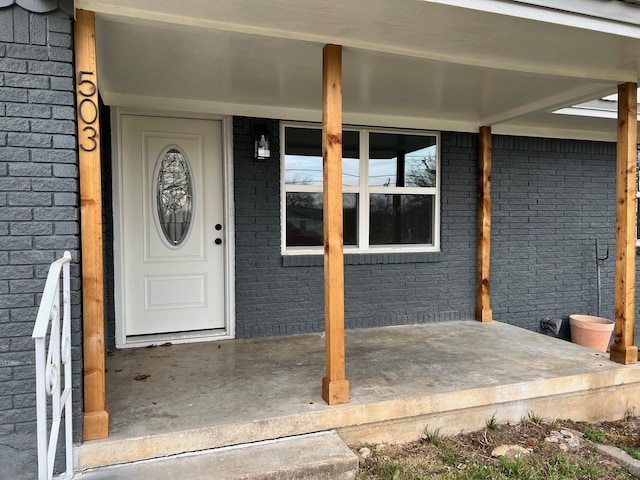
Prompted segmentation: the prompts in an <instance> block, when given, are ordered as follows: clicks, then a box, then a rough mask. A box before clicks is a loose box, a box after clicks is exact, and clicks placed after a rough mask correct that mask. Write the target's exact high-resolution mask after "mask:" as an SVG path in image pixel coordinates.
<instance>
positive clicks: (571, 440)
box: [567, 438, 580, 448]
mask: <svg viewBox="0 0 640 480" xmlns="http://www.w3.org/2000/svg"><path fill="white" fill-rule="evenodd" d="M567 445H569V446H570V447H571V448H578V447H579V446H580V442H579V441H578V439H577V438H568V439H567Z"/></svg>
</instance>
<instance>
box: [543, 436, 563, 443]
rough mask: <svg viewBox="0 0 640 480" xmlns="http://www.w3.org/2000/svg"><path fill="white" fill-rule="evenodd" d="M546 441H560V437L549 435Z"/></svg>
mask: <svg viewBox="0 0 640 480" xmlns="http://www.w3.org/2000/svg"><path fill="white" fill-rule="evenodd" d="M544 441H545V442H547V443H558V442H559V441H560V439H559V438H558V437H553V436H548V437H545V439H544Z"/></svg>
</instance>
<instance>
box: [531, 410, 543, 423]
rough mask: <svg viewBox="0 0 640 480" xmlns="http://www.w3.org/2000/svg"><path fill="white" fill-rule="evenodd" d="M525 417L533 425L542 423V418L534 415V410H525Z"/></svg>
mask: <svg viewBox="0 0 640 480" xmlns="http://www.w3.org/2000/svg"><path fill="white" fill-rule="evenodd" d="M527 417H528V419H529V421H530V422H531V423H533V424H535V425H540V424H542V420H543V418H542V417H539V416H538V415H536V414H535V412H527Z"/></svg>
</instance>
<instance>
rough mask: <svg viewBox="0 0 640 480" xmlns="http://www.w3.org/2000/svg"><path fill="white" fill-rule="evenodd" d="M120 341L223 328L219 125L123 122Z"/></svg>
mask: <svg viewBox="0 0 640 480" xmlns="http://www.w3.org/2000/svg"><path fill="white" fill-rule="evenodd" d="M121 127H122V130H121V131H122V161H121V169H122V170H121V179H122V189H121V197H122V198H121V212H122V213H121V214H122V238H123V243H122V257H123V258H122V269H123V275H122V296H123V298H122V301H123V316H124V318H123V321H124V322H123V324H124V325H123V326H124V334H125V336H127V337H128V336H137V335H149V334H167V333H171V332H193V331H198V330H213V329H222V328H224V327H225V318H224V312H225V305H224V301H225V285H224V280H225V261H224V252H225V248H224V242H223V240H224V238H225V236H224V229H225V225H224V223H223V220H224V203H223V199H224V195H223V184H224V183H223V176H222V173H223V172H222V144H221V142H222V140H221V136H222V135H221V130H222V128H221V124H220V122H219V121H212V120H194V119H179V118H164V117H150V116H140V115H123V116H122V123H121Z"/></svg>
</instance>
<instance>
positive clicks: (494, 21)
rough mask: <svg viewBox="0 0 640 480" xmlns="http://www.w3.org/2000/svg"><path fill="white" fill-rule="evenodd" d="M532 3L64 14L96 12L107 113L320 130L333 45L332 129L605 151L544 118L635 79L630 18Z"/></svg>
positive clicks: (145, 6) (588, 128)
mask: <svg viewBox="0 0 640 480" xmlns="http://www.w3.org/2000/svg"><path fill="white" fill-rule="evenodd" d="M541 1H542V0H540V1H539V2H512V1H504V0H502V1H501V0H475V1H467V2H464V1H453V0H451V1H424V0H394V1H391V0H351V1H349V2H337V1H329V2H328V1H326V0H305V1H304V2H301V1H299V0H278V1H274V2H269V3H265V2H259V1H255V0H217V1H210V0H183V1H180V2H177V1H159V0H126V1H125V0H104V1H102V0H76V8H82V9H86V10H93V11H95V12H96V43H97V50H98V73H99V83H100V90H101V94H102V96H103V99H104V101H105V103H107V104H109V105H114V106H126V107H132V106H140V107H153V108H161V109H166V110H174V111H184V112H187V111H189V112H207V113H218V114H234V115H255V116H262V117H271V118H285V119H292V120H309V121H320V120H321V101H322V93H321V91H322V90H321V78H322V48H323V46H324V45H325V44H327V43H334V44H339V45H343V47H344V49H343V109H344V122H345V123H352V124H369V125H381V126H399V127H411V128H426V129H435V130H447V129H451V130H461V131H477V129H478V128H479V127H480V126H482V125H491V126H492V127H493V132H494V133H508V134H516V135H536V136H548V137H565V138H587V139H597V140H614V139H615V132H616V123H615V119H613V120H612V119H607V118H595V117H577V116H572V115H554V114H553V113H552V112H553V111H555V110H557V109H559V108H563V107H570V106H572V105H576V104H579V103H582V102H585V101H589V100H592V99H595V98H600V97H603V96H605V95H610V94H613V93H615V92H616V89H617V85H618V84H619V83H623V82H637V81H638V67H639V64H640V57H639V56H640V8H638V7H637V6H633V5H629V4H625V3H623V2H615V3H616V12H618V10H619V9H620V8H622V9H624V8H626V9H627V16H626V18H627V19H628V20H627V21H625V22H623V21H621V20H620V19H617V18H613V19H612V18H604V17H602V16H598V15H596V14H593V15H590V14H586V13H583V14H577V13H575V12H567V11H556V10H553V9H549V8H547V7H545V6H539V5H531V3H541ZM593 1H595V0H591V3H593ZM599 1H600V3H602V1H601V0H599ZM573 3H575V2H573ZM586 3H587V4H588V3H589V2H586ZM609 3H611V2H609ZM618 4H620V5H618ZM480 8H482V9H483V10H482V11H481V10H479V9H480ZM587 13H588V12H587ZM596 13H597V12H596Z"/></svg>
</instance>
